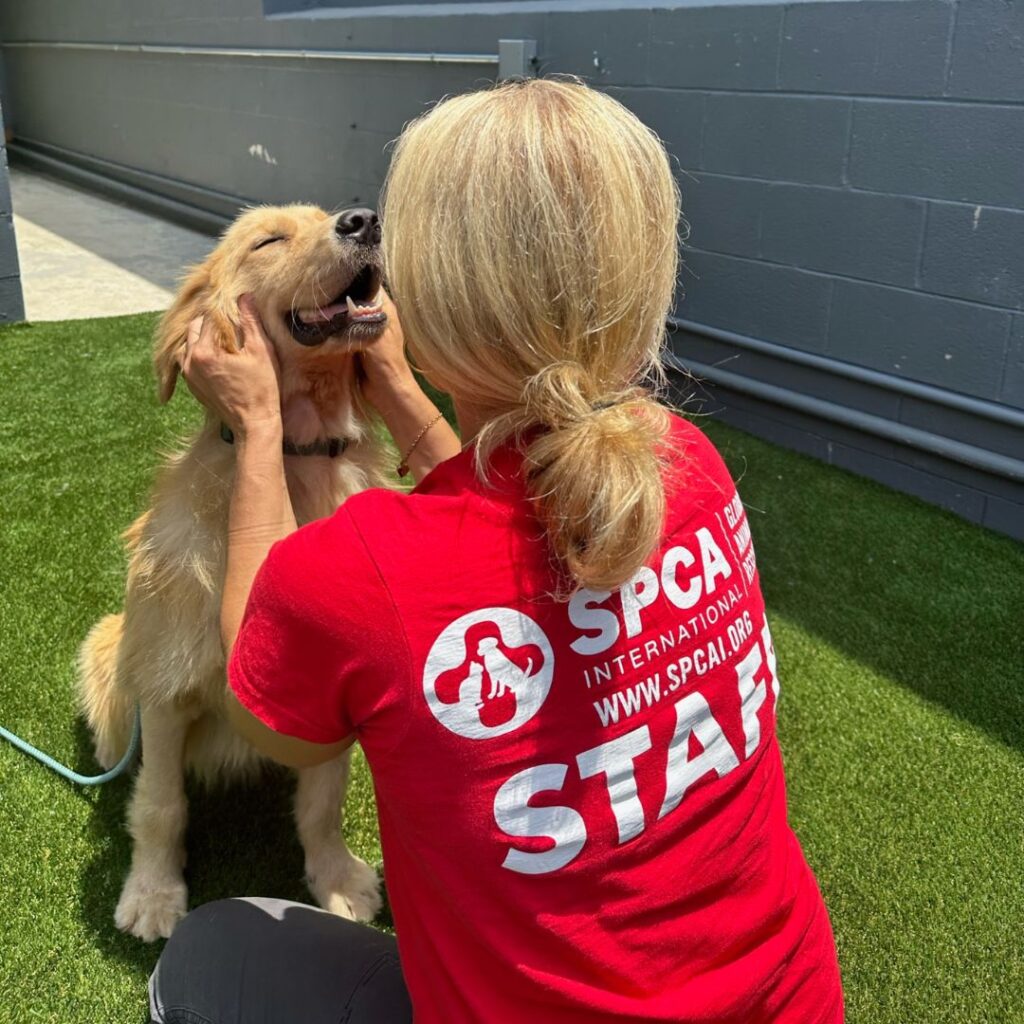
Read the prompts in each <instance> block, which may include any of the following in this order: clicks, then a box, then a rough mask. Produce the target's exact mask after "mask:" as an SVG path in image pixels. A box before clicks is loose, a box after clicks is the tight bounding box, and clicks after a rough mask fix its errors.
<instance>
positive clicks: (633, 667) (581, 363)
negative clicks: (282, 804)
mask: <svg viewBox="0 0 1024 1024" xmlns="http://www.w3.org/2000/svg"><path fill="white" fill-rule="evenodd" d="M678 219H679V200H678V192H677V189H676V186H675V183H674V180H673V178H672V175H671V173H670V170H669V164H668V159H667V157H666V154H665V152H664V150H663V148H662V147H661V145H660V143H659V142H658V140H657V139H656V138H655V137H654V136H653V135H652V134H651V133H650V132H649V131H648V130H647V129H646V128H644V126H643V125H642V124H641V123H640V122H639V121H638V120H637V119H636V118H635V117H634V116H633V115H632V114H630V113H629V112H628V111H627V110H625V109H624V108H623V107H622V106H620V105H619V104H618V103H616V102H615V101H614V100H612V99H610V98H609V97H607V96H605V95H603V94H601V93H598V92H595V91H591V90H589V89H587V88H585V87H583V86H581V85H579V84H575V83H571V82H563V81H527V82H521V83H516V84H510V85H504V86H501V87H498V88H494V89H491V90H488V91H484V92H479V93H474V94H471V95H465V96H460V97H457V98H454V99H450V100H448V101H446V102H444V103H442V104H440V105H439V106H437V107H436V108H435V109H434V110H432V111H431V112H430V113H428V114H427V115H425V116H424V117H422V118H421V119H420V120H418V121H416V122H415V123H413V124H412V125H410V126H409V127H408V128H407V129H406V131H405V132H404V134H403V135H402V138H401V140H400V142H399V145H398V148H397V150H396V153H395V157H394V160H393V163H392V166H391V170H390V172H389V177H388V181H387V185H386V192H385V199H384V217H383V224H384V242H383V244H384V249H385V259H386V264H387V268H388V279H389V286H390V288H391V291H392V295H393V297H394V299H395V302H396V304H397V306H398V308H399V309H400V310H401V315H402V323H403V325H404V329H405V333H406V337H407V341H408V348H409V352H410V354H411V356H412V358H413V361H414V363H415V364H416V365H418V366H419V367H420V368H422V370H423V371H424V373H425V374H426V376H427V377H428V379H429V380H430V381H432V382H433V383H434V384H435V385H437V386H438V387H440V388H441V389H443V390H445V391H447V392H448V393H449V394H450V395H451V396H452V400H453V403H454V406H455V411H456V415H457V418H458V422H459V427H460V431H461V434H462V437H463V438H464V439H466V442H467V444H466V446H465V447H464V448H461V447H460V442H459V441H458V440H457V439H456V436H455V434H454V433H453V432H452V431H451V430H450V429H449V428H448V426H447V425H446V424H445V423H444V421H443V420H441V419H440V418H439V414H438V413H437V411H436V409H435V407H434V406H433V405H432V404H431V402H430V401H429V399H428V398H427V397H426V396H425V395H424V394H423V392H422V391H421V390H420V389H419V387H418V386H417V384H416V382H415V380H414V378H413V375H412V373H411V371H410V369H409V365H408V364H407V362H406V360H405V356H404V352H403V348H404V346H403V338H402V334H401V331H400V330H399V329H398V328H397V325H396V326H395V328H394V329H393V330H392V331H391V333H390V334H389V336H387V337H386V338H383V339H381V340H379V341H377V342H376V343H375V345H374V346H373V347H371V348H369V349H368V350H367V351H366V352H365V353H364V354H363V356H362V364H363V369H364V372H365V375H366V394H367V397H368V398H369V400H370V401H371V402H372V403H373V404H374V405H375V406H376V408H377V409H378V411H379V412H380V413H381V415H382V417H383V419H384V420H385V422H386V424H387V426H388V427H389V429H390V430H391V431H392V433H393V434H394V437H395V440H396V443H397V446H398V448H399V450H400V451H401V452H403V453H406V452H408V455H407V456H406V461H407V462H408V465H409V467H410V468H411V470H412V473H413V475H414V476H415V478H416V479H417V481H418V486H417V487H416V489H415V490H414V491H413V492H412V493H411V494H409V495H402V494H398V493H395V492H391V491H376V490H375V491H368V492H364V493H362V494H359V495H357V496H355V497H353V498H351V499H349V500H348V501H347V502H346V503H345V505H344V506H343V507H342V508H341V509H339V510H338V512H337V514H335V515H334V516H333V517H331V518H330V519H328V520H324V521H321V522H317V523H313V524H310V525H309V526H306V527H305V528H303V529H301V530H299V531H297V532H295V523H294V520H293V518H292V514H291V510H290V507H289V503H288V494H287V490H286V489H285V486H284V476H283V470H282V466H281V455H280V452H281V425H280V416H279V410H278V408H277V387H276V383H275V378H274V368H273V363H272V359H271V358H270V357H269V355H268V353H269V347H268V345H267V343H266V342H265V341H264V340H263V339H262V337H261V332H260V330H259V327H258V324H256V323H255V322H254V320H253V318H252V317H250V318H249V322H248V323H247V325H246V328H245V342H246V344H245V348H244V350H243V352H242V353H241V354H239V355H222V354H219V353H217V352H216V351H215V349H214V346H213V345H212V344H211V343H210V340H209V339H208V338H207V337H206V336H205V335H204V334H199V332H198V331H197V332H194V333H193V336H192V340H191V342H190V344H189V346H188V351H187V352H186V353H185V355H184V357H183V369H184V372H185V375H186V378H187V380H188V381H189V383H190V385H191V386H192V388H193V389H194V390H195V391H196V392H197V394H199V395H200V397H201V398H202V399H203V401H204V402H206V403H207V404H208V405H210V406H211V407H213V408H215V409H217V410H218V411H219V412H220V414H221V415H222V417H223V419H224V421H225V422H227V423H228V424H229V425H230V426H231V428H232V429H233V430H234V432H235V436H236V438H238V440H239V453H238V458H239V461H238V474H237V478H236V481H235V490H234V498H233V503H232V512H231V540H230V555H229V561H228V580H227V586H226V592H225V593H226V597H225V603H224V610H223V631H224V642H225V647H226V649H229V650H230V652H231V653H230V662H229V680H230V683H231V688H232V690H233V693H234V697H233V698H231V699H232V703H233V710H232V714H233V716H234V720H235V721H236V724H237V726H238V728H239V729H240V731H241V732H242V733H243V735H245V736H246V737H248V738H249V739H250V741H251V742H253V743H254V744H255V745H256V746H257V747H259V748H260V749H262V750H263V751H265V752H266V753H268V754H269V755H271V756H273V757H276V758H277V759H278V760H281V761H283V762H285V763H289V764H314V763H317V762H318V761H321V760H326V759H329V758H331V757H333V756H335V755H336V754H337V752H338V751H339V750H340V749H342V748H343V747H344V746H345V745H347V744H349V743H351V742H352V741H353V740H354V739H358V740H359V742H360V743H361V744H362V746H363V749H364V750H365V753H366V757H367V759H368V761H369V764H370V767H371V769H372V772H373V776H374V783H375V787H376V793H377V801H378V809H379V817H380V830H381V842H382V846H383V851H384V864H385V872H386V879H387V885H388V893H389V897H390V902H391V907H392V910H393V913H394V920H395V927H396V932H397V949H398V951H399V952H400V955H401V971H399V967H398V962H397V959H396V954H395V950H394V948H393V944H392V940H391V939H390V938H388V937H386V936H382V935H381V934H380V933H377V932H375V931H373V930H372V929H369V928H366V927H364V926H361V925H356V924H352V923H351V922H347V921H343V920H341V919H338V918H334V917H331V916H330V915H327V914H324V913H323V912H320V911H317V910H313V909H311V908H303V907H300V906H298V905H295V904H285V903H282V902H280V901H237V900H228V901H222V902H219V903H215V904H212V905H209V906H207V907H203V908H200V909H199V910H197V911H195V912H193V914H191V915H190V916H189V917H188V918H186V919H185V921H184V922H182V924H181V925H180V926H179V929H178V931H177V932H176V933H175V935H174V937H173V938H172V939H171V941H170V943H169V944H168V946H167V948H166V949H165V951H164V954H163V957H162V959H161V962H160V964H159V966H158V968H157V971H156V973H155V975H154V979H153V982H152V994H153V1019H154V1020H159V1021H190V1022H191V1021H212V1022H215V1024H226V1022H229V1021H246V1022H248V1021H253V1020H260V1021H272V1022H277V1021H298V1020H301V1021H303V1022H306V1024H317V1022H320V1021H325V1022H326V1021H337V1020H346V1021H353V1022H355V1021H399V1020H408V1019H410V1014H411V1012H412V1011H414V1012H415V1019H416V1021H417V1022H421V1024H430V1022H435V1021H436V1022H441V1021H444V1022H449V1024H450V1022H480V1021H483V1022H499V1024H504V1022H513V1021H529V1022H531V1024H548V1022H552V1024H554V1022H559V1024H562V1022H577V1021H578V1022H584V1021H586V1022H588V1024H595V1022H601V1021H612V1020H615V1021H702V1022H711V1021H717V1022H735V1024H741V1022H742V1024H755V1022H768V1021H772V1022H792V1024H818V1022H821V1024H836V1022H838V1021H841V1020H842V1014H843V1010H842V995H841V989H840V982H839V974H838V968H837V964H836V957H835V948H834V943H833V939H832V932H831V929H830V926H829V921H828V916H827V914H826V911H825V907H824V904H823V902H822V899H821V896H820V894H819V892H818V889H817V886H816V884H815V881H814V878H813V876H812V874H811V871H810V869H809V867H808V866H807V864H806V862H805V860H804V858H803V855H802V853H801V851H800V847H799V845H798V843H797V840H796V838H795V837H794V835H793V833H792V832H791V831H790V829H789V827H788V825H787V822H786V806H785V792H784V782H783V774H782V764H781V759H780V755H779V749H778V745H777V742H776V737H775V707H776V703H777V700H778V693H779V688H778V681H777V678H776V674H775V658H774V652H773V648H772V643H771V635H770V632H769V630H768V626H767V623H766V622H765V619H764V604H763V601H762V598H761V594H760V591H759V587H758V578H757V575H756V567H755V564H754V560H753V549H752V547H751V545H750V537H749V530H748V529H747V527H746V519H745V516H744V514H743V509H742V505H741V503H740V502H739V499H738V497H737V496H736V493H735V487H734V485H733V482H732V480H731V479H730V477H729V474H728V471H727V470H726V468H725V466H724V464H723V463H722V461H721V459H720V458H719V456H718V455H717V453H716V452H715V451H714V449H713V448H712V446H711V444H710V443H709V442H708V440H707V439H706V438H705V437H704V436H703V435H702V434H701V433H700V432H699V431H698V430H697V429H696V428H694V427H693V426H691V425H689V424H688V423H686V422H684V421H683V420H682V419H679V418H678V417H675V416H673V415H671V414H669V413H668V412H667V410H665V409H664V408H663V407H661V406H660V405H658V404H657V402H656V401H655V400H654V399H653V398H652V397H651V396H650V395H649V394H648V393H647V392H646V391H645V390H644V389H643V388H642V387H641V386H640V383H639V382H641V381H642V380H645V379H649V378H650V377H651V375H652V374H653V373H655V372H656V371H658V370H659V350H660V346H661V342H662V337H663V328H664V323H665V318H666V315H667V313H668V310H669V306H670V302H671V300H672V294H673V288H674V283H675V274H676V244H677V239H676V226H677V223H678ZM392 312H393V311H392ZM392 320H393V321H394V316H392ZM257 570H258V571H257ZM254 577H255V581H254V582H253V580H254ZM250 584H251V593H250ZM246 599H248V604H247V607H246V608H245V614H244V618H243V615H242V609H243V606H244V605H245V603H246ZM239 623H241V625H239ZM403 975H404V981H405V983H406V984H407V986H408V995H406V989H405V987H404V986H403V982H402V978H403ZM410 1001H411V1007H412V1011H411V1010H410V1005H409V1003H410Z"/></svg>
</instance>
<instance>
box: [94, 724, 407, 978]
mask: <svg viewBox="0 0 1024 1024" xmlns="http://www.w3.org/2000/svg"><path fill="white" fill-rule="evenodd" d="M76 744H77V763H79V764H83V765H91V764H93V760H92V739H91V737H90V735H89V732H88V729H87V727H86V726H85V724H84V723H82V722H79V724H78V728H77V731H76ZM87 770H88V769H87ZM131 787H132V778H131V777H130V776H122V777H121V778H120V779H117V780H116V781H115V782H112V783H108V784H107V785H105V786H101V787H99V791H98V792H97V793H96V794H95V797H94V801H93V812H92V818H91V821H90V831H91V834H92V842H91V844H90V845H91V847H92V850H93V854H92V857H91V859H90V861H89V862H88V863H87V864H86V865H85V867H84V868H83V870H82V873H81V877H80V879H79V886H78V892H79V893H80V903H79V913H80V915H81V918H82V920H83V921H84V922H85V924H86V925H87V927H88V929H89V930H90V932H91V933H92V935H93V937H94V941H95V944H96V946H97V948H99V949H101V950H102V951H103V952H104V954H106V955H107V956H110V957H114V958H116V959H118V960H120V961H121V962H123V963H125V964H126V965H128V966H129V967H130V968H132V969H133V970H134V971H135V972H136V973H137V974H138V977H139V984H140V992H144V990H145V981H146V978H147V977H148V975H149V973H150V971H152V969H153V966H154V965H155V963H156V960H157V957H158V956H159V953H160V950H161V948H162V947H163V943H162V942H157V943H152V944H146V943H143V942H142V941H140V940H139V939H136V938H135V937H133V936H130V935H125V934H123V933H122V932H120V931H118V930H117V928H116V927H115V925H114V908H115V906H116V905H117V901H118V897H119V896H120V893H121V886H122V885H123V884H124V880H125V878H126V876H127V874H128V869H129V866H130V863H131V838H130V836H129V835H128V832H127V830H126V828H125V816H126V813H127V808H128V800H129V796H130V793H131ZM294 790H295V781H294V778H293V776H292V775H291V773H290V772H288V771H287V770H285V769H278V768H275V767H273V766H269V767H268V768H267V769H266V770H265V771H264V772H263V774H262V775H261V776H259V777H258V778H256V779H255V780H250V781H244V782H237V783H232V784H225V785H223V786H218V787H215V788H206V787H203V786H200V785H199V784H197V783H195V782H194V781H190V782H189V783H188V786H187V792H188V800H189V824H188V835H187V841H186V851H187V865H186V869H185V879H186V881H187V883H188V886H189V899H188V905H189V909H193V908H195V907H197V906H199V905H201V904H203V903H208V902H210V901H211V900H217V899H222V898H224V897H228V896H271V897H277V898H280V899H287V900H294V901H295V902H298V903H313V902H314V901H313V899H312V897H311V895H310V893H309V890H308V889H307V888H306V885H305V882H304V881H303V853H302V848H301V846H300V844H299V841H298V837H297V836H296V832H295V824H294V820H293V818H292V799H293V795H294ZM374 923H375V925H376V926H377V927H382V928H391V927H392V922H391V914H390V909H389V908H388V907H387V905H386V904H385V908H384V910H383V911H382V912H381V914H380V915H378V918H377V920H376V921H375V922H374Z"/></svg>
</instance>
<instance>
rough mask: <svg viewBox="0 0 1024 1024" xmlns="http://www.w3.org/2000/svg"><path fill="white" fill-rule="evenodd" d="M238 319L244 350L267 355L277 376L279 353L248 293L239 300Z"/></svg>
mask: <svg viewBox="0 0 1024 1024" xmlns="http://www.w3.org/2000/svg"><path fill="white" fill-rule="evenodd" d="M238 318H239V326H240V328H241V333H242V348H243V349H246V350H248V351H250V352H263V353H266V356H267V358H268V359H269V360H270V362H271V363H272V364H273V367H274V373H275V375H276V374H278V371H279V366H278V362H277V352H276V351H275V349H274V345H273V343H272V342H271V340H270V339H269V338H268V337H267V332H266V330H265V329H264V327H263V321H262V320H261V319H260V314H259V312H258V310H257V309H256V302H255V300H254V299H253V297H252V295H251V294H249V293H248V292H247V293H246V294H245V295H240V296H239V298H238Z"/></svg>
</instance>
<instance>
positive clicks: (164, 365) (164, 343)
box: [153, 253, 239, 402]
mask: <svg viewBox="0 0 1024 1024" xmlns="http://www.w3.org/2000/svg"><path fill="white" fill-rule="evenodd" d="M217 266H218V260H217V254H216V253H214V254H213V255H212V256H211V257H210V258H209V259H207V260H206V262H205V263H201V264H200V265H199V266H198V267H194V268H193V269H192V270H191V272H190V273H189V275H188V277H186V278H185V282H184V284H183V285H182V286H181V288H180V289H179V291H178V294H177V295H176V296H175V299H174V302H173V303H172V304H171V307H170V309H168V310H167V312H166V313H164V315H163V318H162V319H161V321H160V324H159V326H158V327H157V329H156V340H155V344H154V347H153V365H154V368H155V369H156V378H157V394H158V395H159V397H160V401H161V402H168V401H170V398H171V396H172V395H173V394H174V387H175V385H176V384H177V381H178V359H179V358H180V356H181V350H182V348H183V347H184V345H185V340H186V338H187V337H188V325H189V324H190V323H191V322H192V321H193V320H194V319H195V318H196V317H197V316H201V317H204V318H205V319H207V320H212V321H213V324H214V328H215V330H216V334H217V339H218V342H219V344H220V345H222V346H223V347H224V348H225V349H227V350H229V351H232V352H234V351H237V350H238V332H237V329H236V328H237V324H238V319H239V318H238V309H237V307H236V306H235V303H234V300H232V301H231V304H230V308H229V309H224V308H223V307H222V305H221V303H220V302H219V301H218V297H217V296H215V295H214V289H213V281H214V279H215V277H216V274H217Z"/></svg>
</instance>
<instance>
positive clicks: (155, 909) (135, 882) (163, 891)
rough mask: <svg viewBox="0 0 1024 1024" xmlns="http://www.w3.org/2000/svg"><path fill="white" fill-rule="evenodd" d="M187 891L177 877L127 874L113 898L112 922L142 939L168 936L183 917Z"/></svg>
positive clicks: (167, 937) (149, 940)
mask: <svg viewBox="0 0 1024 1024" xmlns="http://www.w3.org/2000/svg"><path fill="white" fill-rule="evenodd" d="M187 899H188V890H187V889H186V888H185V883H184V881H182V880H180V879H174V878H167V879H159V880H157V879H153V880H146V879H144V878H141V877H139V876H136V875H134V874H133V875H129V876H128V881H127V882H125V885H124V889H123V890H122V892H121V898H120V899H119V900H118V901H117V909H116V910H115V911H114V924H116V925H117V927H118V928H120V929H121V931H123V932H128V933H129V934H130V935H134V936H135V937H136V938H138V939H142V941H143V942H154V941H155V940H156V939H159V938H164V939H169V938H170V937H171V932H173V931H174V926H175V925H176V924H177V923H178V922H179V921H180V920H181V919H182V918H183V917H184V916H185V911H186V904H187Z"/></svg>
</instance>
